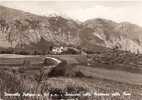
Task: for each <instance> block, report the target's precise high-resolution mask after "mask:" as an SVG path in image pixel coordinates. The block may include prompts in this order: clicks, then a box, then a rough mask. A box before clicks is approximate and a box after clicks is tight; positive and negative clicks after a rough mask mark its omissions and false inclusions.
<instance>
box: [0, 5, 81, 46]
mask: <svg viewBox="0 0 142 100" xmlns="http://www.w3.org/2000/svg"><path fill="white" fill-rule="evenodd" d="M78 29H79V25H78V24H77V23H76V22H75V21H73V20H71V19H65V18H63V17H61V16H49V17H43V16H37V15H34V14H30V13H27V12H23V11H19V10H15V9H10V8H6V7H2V6H0V35H1V40H3V41H2V42H5V43H7V42H9V44H8V43H7V44H8V45H5V47H6V46H7V47H8V46H10V45H11V46H12V47H20V48H22V47H24V46H25V45H30V44H31V43H37V42H39V41H40V39H41V38H44V39H45V40H47V41H50V42H53V43H54V44H56V45H79V38H78V34H79V30H78Z"/></svg>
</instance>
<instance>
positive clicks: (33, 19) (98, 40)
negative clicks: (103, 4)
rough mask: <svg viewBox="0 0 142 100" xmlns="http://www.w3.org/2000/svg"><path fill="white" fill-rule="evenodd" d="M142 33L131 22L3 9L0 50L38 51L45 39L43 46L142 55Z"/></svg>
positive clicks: (1, 14)
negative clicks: (42, 14)
mask: <svg viewBox="0 0 142 100" xmlns="http://www.w3.org/2000/svg"><path fill="white" fill-rule="evenodd" d="M141 33H142V27H140V26H137V25H135V24H131V23H129V22H121V23H117V22H114V21H111V20H107V19H101V18H96V19H90V20H87V21H85V22H81V23H80V22H77V21H75V20H73V19H70V18H64V17H63V16H57V15H52V16H47V17H46V16H38V15H34V14H31V13H28V12H24V11H20V10H16V9H11V8H7V7H3V6H0V47H13V48H15V47H16V48H24V47H25V46H26V47H27V45H28V46H30V47H32V46H33V44H34V46H35V45H36V43H37V45H36V47H37V48H38V46H39V45H40V44H39V43H41V42H40V41H41V40H45V41H44V42H45V43H43V44H49V45H50V44H52V45H59V46H61V45H62V46H63V45H64V46H75V47H80V48H85V49H89V50H91V51H94V49H96V48H98V47H99V48H102V47H107V48H112V49H114V48H115V49H119V50H125V51H131V52H133V53H142V34H141ZM46 41H47V42H46ZM33 48H34V47H33ZM39 48H40V46H39ZM47 48H48V46H47Z"/></svg>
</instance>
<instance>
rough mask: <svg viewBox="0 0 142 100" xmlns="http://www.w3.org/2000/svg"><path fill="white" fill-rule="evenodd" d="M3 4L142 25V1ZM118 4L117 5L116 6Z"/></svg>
mask: <svg viewBox="0 0 142 100" xmlns="http://www.w3.org/2000/svg"><path fill="white" fill-rule="evenodd" d="M1 4H2V5H5V6H8V7H11V8H16V9H21V10H24V11H27V12H31V13H35V14H39V15H47V16H48V15H49V14H52V13H57V14H61V15H65V16H68V17H71V18H74V19H78V20H80V21H85V20H87V19H92V18H98V17H100V18H106V19H110V20H114V21H117V22H122V21H129V22H132V23H134V24H138V25H141V26H142V13H141V12H140V11H141V10H142V2H139V3H137V2H136V3H133V4H132V3H129V2H126V3H124V2H120V3H119V2H117V4H116V3H111V2H110V3H104V2H102V3H97V2H93V3H91V2H85V3H84V2H69V3H68V2H42V3H41V2H23V3H17V2H3V3H1ZM114 5H116V6H114Z"/></svg>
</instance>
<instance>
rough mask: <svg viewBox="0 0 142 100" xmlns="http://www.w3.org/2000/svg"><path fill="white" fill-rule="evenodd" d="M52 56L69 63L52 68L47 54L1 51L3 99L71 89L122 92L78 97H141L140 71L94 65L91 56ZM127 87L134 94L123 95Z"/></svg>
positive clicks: (82, 99)
mask: <svg viewBox="0 0 142 100" xmlns="http://www.w3.org/2000/svg"><path fill="white" fill-rule="evenodd" d="M48 56H49V55H48ZM50 56H51V57H57V58H60V59H62V60H63V61H65V62H67V63H64V64H62V65H59V66H57V67H55V68H52V67H50V66H49V65H46V64H44V63H43V62H44V58H45V57H46V56H21V55H20V56H19V55H16V56H11V55H1V56H0V70H1V71H0V97H1V98H2V99H4V100H48V99H49V98H48V97H46V96H43V94H44V93H53V92H54V93H58V94H60V93H61V94H64V92H65V91H66V92H68V93H83V92H84V93H86V92H89V93H92V92H93V93H94V92H97V93H110V94H112V93H115V92H119V93H120V94H121V95H120V96H116V97H113V96H112V95H109V96H89V97H85V96H79V97H76V98H77V99H78V100H141V98H142V95H141V93H142V84H141V79H140V78H141V74H139V73H130V72H126V70H125V71H122V69H121V71H122V72H121V71H120V70H117V69H111V70H110V69H108V68H106V69H104V68H99V66H98V67H94V66H95V65H94V66H92V65H88V63H89V61H88V58H87V57H86V56H82V55H50ZM91 57H92V56H91ZM93 57H94V55H93ZM15 64H19V65H17V66H16V65H15ZM91 64H92V63H91ZM124 67H125V66H124ZM55 75H57V76H55ZM115 78H116V79H115ZM124 91H126V92H130V93H131V96H124V95H123V92H124ZM4 92H7V93H16V92H17V93H20V94H21V95H22V93H35V94H41V96H39V97H36V96H34V97H24V96H19V97H7V96H4ZM74 98H75V97H74ZM51 100H56V99H55V98H52V99H51ZM57 100H59V98H58V99H57Z"/></svg>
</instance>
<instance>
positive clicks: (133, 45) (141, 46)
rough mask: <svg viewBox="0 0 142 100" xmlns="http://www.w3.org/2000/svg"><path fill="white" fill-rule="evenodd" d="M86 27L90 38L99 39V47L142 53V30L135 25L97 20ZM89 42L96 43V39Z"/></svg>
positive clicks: (89, 22) (91, 21)
mask: <svg viewBox="0 0 142 100" xmlns="http://www.w3.org/2000/svg"><path fill="white" fill-rule="evenodd" d="M84 26H85V28H87V29H88V30H90V32H89V33H88V34H89V36H88V37H95V38H97V45H101V46H104V47H108V48H117V49H120V50H125V51H131V52H134V53H142V38H141V37H142V34H141V33H142V28H141V27H139V26H137V25H135V24H131V23H129V22H122V23H116V22H113V21H111V20H106V19H100V18H97V19H92V20H88V21H86V22H84ZM88 41H89V42H93V43H94V41H96V39H88Z"/></svg>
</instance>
